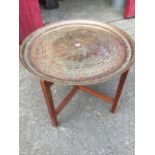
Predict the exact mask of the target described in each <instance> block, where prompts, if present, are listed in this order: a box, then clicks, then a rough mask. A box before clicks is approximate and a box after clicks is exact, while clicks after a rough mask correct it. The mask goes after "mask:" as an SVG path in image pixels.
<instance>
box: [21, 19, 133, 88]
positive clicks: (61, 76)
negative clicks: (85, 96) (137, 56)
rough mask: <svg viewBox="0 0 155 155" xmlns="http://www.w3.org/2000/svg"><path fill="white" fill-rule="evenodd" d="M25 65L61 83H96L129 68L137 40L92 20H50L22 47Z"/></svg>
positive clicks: (32, 70)
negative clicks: (50, 22)
mask: <svg viewBox="0 0 155 155" xmlns="http://www.w3.org/2000/svg"><path fill="white" fill-rule="evenodd" d="M20 57H21V60H22V62H23V64H24V66H25V67H26V68H27V69H28V70H29V71H31V72H33V73H34V74H36V75H38V76H39V77H40V78H42V79H45V80H48V81H52V82H57V83H62V84H74V85H75V84H77V85H80V84H94V83H100V82H103V81H105V80H108V79H110V78H112V77H114V76H115V75H118V74H120V73H122V72H123V71H125V70H126V69H128V67H129V66H130V65H131V63H132V61H133V59H134V43H133V41H132V40H131V39H130V37H129V36H128V35H127V34H126V33H124V32H123V31H121V30H118V29H117V28H114V27H112V26H110V25H107V24H102V23H98V22H92V21H66V22H60V23H56V24H50V25H48V26H45V27H44V28H41V29H39V30H37V31H36V32H34V33H32V34H31V35H30V36H29V37H27V39H26V40H25V41H24V43H23V44H22V47H21V51H20Z"/></svg>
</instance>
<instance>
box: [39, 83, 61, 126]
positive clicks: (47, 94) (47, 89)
mask: <svg viewBox="0 0 155 155" xmlns="http://www.w3.org/2000/svg"><path fill="white" fill-rule="evenodd" d="M40 84H41V87H42V90H43V93H44V97H45V100H46V104H47V107H48V111H49V114H50V118H51V123H52V125H53V126H54V127H56V126H57V125H58V121H57V115H56V110H55V107H54V102H53V98H52V94H51V90H50V87H51V85H52V84H53V83H51V82H48V81H44V80H40Z"/></svg>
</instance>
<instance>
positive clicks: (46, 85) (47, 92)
mask: <svg viewBox="0 0 155 155" xmlns="http://www.w3.org/2000/svg"><path fill="white" fill-rule="evenodd" d="M128 72H129V70H128V71H126V72H124V73H123V74H122V75H121V77H120V81H119V84H118V88H117V91H116V94H115V97H114V98H111V97H109V96H106V95H104V94H101V93H99V92H97V91H94V90H92V89H90V88H88V87H86V86H81V85H78V86H74V88H73V89H72V90H71V91H70V92H69V93H68V95H67V96H66V97H65V98H64V99H63V101H62V102H61V103H60V104H59V105H58V107H57V108H55V106H54V102H53V98H52V92H51V89H50V87H51V85H53V83H52V82H48V81H45V80H41V81H40V84H41V87H42V90H43V93H44V97H45V100H46V104H47V107H48V111H49V114H50V117H51V123H52V125H53V126H54V127H56V126H57V125H58V120H57V116H58V114H59V113H60V112H61V111H62V110H63V108H64V107H65V105H66V104H67V103H68V102H69V100H71V98H72V97H73V96H74V95H75V93H76V92H77V91H78V90H79V89H80V90H83V91H84V92H86V93H89V94H91V95H93V96H95V97H97V98H99V99H101V100H103V101H106V102H107V103H110V104H112V109H111V112H112V113H114V112H115V110H116V108H117V105H118V102H119V99H120V96H121V93H122V90H123V86H124V83H125V80H126V78H127V75H128Z"/></svg>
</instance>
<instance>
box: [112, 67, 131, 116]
mask: <svg viewBox="0 0 155 155" xmlns="http://www.w3.org/2000/svg"><path fill="white" fill-rule="evenodd" d="M128 72H129V70H128V71H126V72H125V73H123V74H122V75H121V77H120V81H119V84H118V88H117V91H116V95H115V98H114V103H113V106H112V109H111V112H112V113H115V111H116V108H117V105H118V103H119V99H120V96H121V93H122V90H123V86H124V83H125V81H126V79H127V75H128Z"/></svg>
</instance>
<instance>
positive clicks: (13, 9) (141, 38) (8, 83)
mask: <svg viewBox="0 0 155 155" xmlns="http://www.w3.org/2000/svg"><path fill="white" fill-rule="evenodd" d="M18 3H19V2H18V0H16V1H1V9H0V19H1V27H0V49H1V50H0V90H1V92H0V98H1V99H0V125H1V127H0V142H1V144H0V146H1V147H0V154H2V155H10V154H11V155H17V154H19V11H18V10H19V8H18V6H19V4H18ZM154 6H155V1H145V0H136V26H135V27H136V39H135V41H136V89H135V90H136V91H135V92H136V93H135V94H136V102H135V105H136V155H154V154H155V149H154V144H155V142H154V139H155V99H154V97H155V37H154V36H155V17H154V15H155V13H154V10H155V9H154Z"/></svg>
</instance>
